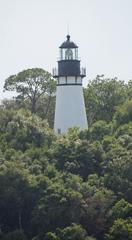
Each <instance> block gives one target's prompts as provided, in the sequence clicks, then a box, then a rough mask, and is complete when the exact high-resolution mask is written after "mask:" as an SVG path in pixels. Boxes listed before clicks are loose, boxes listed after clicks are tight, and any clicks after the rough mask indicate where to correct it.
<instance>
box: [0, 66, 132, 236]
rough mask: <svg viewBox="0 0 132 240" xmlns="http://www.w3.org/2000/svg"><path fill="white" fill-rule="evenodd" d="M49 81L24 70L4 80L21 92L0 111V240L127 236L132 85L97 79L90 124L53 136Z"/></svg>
mask: <svg viewBox="0 0 132 240" xmlns="http://www.w3.org/2000/svg"><path fill="white" fill-rule="evenodd" d="M38 74H39V76H40V75H41V77H42V78H41V77H40V79H38V78H37V76H38ZM43 74H44V75H43ZM45 74H46V75H45ZM27 76H28V77H29V78H27ZM44 76H47V77H49V78H46V79H45V80H44V82H43V80H42V79H43V77H44ZM35 79H36V80H35ZM39 81H40V82H39ZM52 81H53V79H52V78H51V76H50V74H48V73H47V72H45V71H44V70H42V71H41V69H28V70H26V71H23V72H22V73H20V74H18V75H16V76H13V77H11V78H9V79H8V80H7V81H6V83H5V88H7V89H8V90H17V92H19V93H18V96H17V97H16V98H15V99H14V100H6V101H3V103H2V105H1V108H0V239H2V240H4V239H13V240H15V239H18V240H19V239H23V240H68V239H69V240H70V239H71V240H77V239H78V240H81V239H82V240H115V239H116V240H117V239H119V240H126V239H128V240H129V239H132V220H131V219H132V174H131V173H132V118H131V117H132V116H131V109H132V108H131V107H132V101H131V97H132V82H131V81H130V82H129V83H124V82H123V81H118V80H117V79H116V78H114V79H105V78H104V77H103V76H102V77H101V76H97V78H96V79H95V80H93V81H91V82H90V83H89V84H88V86H87V88H86V89H84V93H85V102H86V108H87V117H88V121H89V128H88V129H87V130H84V131H80V129H79V128H77V127H75V128H72V129H69V131H68V132H67V134H64V135H55V134H54V132H53V130H51V129H50V128H49V125H50V126H53V116H54V106H55V97H54V96H52V92H53V91H54V90H53V88H52V87H53V86H52V83H53V85H54V84H55V83H54V82H52ZM38 83H40V88H41V87H44V88H45V89H40V88H38V92H37V94H38V95H37V94H36V102H35V114H33V113H31V111H29V109H30V110H32V111H34V110H33V109H32V104H34V103H32V99H31V98H30V97H29V95H28V94H30V90H31V89H32V90H34V89H35V86H37V84H38ZM35 84H36V85H35ZM41 84H42V85H41ZM50 84H51V85H50ZM50 90H51V91H50ZM40 91H42V92H41V93H42V95H41V94H40ZM39 94H40V95H39ZM45 119H47V120H48V123H49V125H48V124H47V121H46V120H45Z"/></svg>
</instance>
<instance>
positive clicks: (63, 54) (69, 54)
mask: <svg viewBox="0 0 132 240" xmlns="http://www.w3.org/2000/svg"><path fill="white" fill-rule="evenodd" d="M60 60H78V49H77V48H61V49H60Z"/></svg>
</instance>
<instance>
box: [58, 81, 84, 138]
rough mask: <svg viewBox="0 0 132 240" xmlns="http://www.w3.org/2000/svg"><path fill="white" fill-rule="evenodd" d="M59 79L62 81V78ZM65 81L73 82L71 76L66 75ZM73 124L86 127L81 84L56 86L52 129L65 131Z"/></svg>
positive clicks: (59, 131)
mask: <svg viewBox="0 0 132 240" xmlns="http://www.w3.org/2000/svg"><path fill="white" fill-rule="evenodd" d="M74 78H75V77H74ZM59 81H60V82H61V83H62V82H64V79H61V78H60V79H59ZM67 81H68V83H70V81H71V83H73V77H72V78H71V79H70V77H68V78H67ZM78 81H79V82H80V79H78ZM75 126H77V127H80V129H87V128H88V124H87V118H86V111H85V104H84V97H83V89H82V85H61V86H57V93H56V108H55V121H54V129H55V131H56V132H57V133H65V132H67V130H68V128H71V127H75Z"/></svg>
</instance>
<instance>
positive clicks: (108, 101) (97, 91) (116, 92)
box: [84, 75, 127, 125]
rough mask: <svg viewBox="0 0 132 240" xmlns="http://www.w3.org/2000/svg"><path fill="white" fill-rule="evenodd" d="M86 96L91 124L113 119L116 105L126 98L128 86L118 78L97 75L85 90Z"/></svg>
mask: <svg viewBox="0 0 132 240" xmlns="http://www.w3.org/2000/svg"><path fill="white" fill-rule="evenodd" d="M84 96H85V104H86V111H87V117H88V123H89V125H91V124H92V123H93V122H95V121H98V120H105V121H111V120H112V118H113V115H114V113H115V112H116V107H117V106H118V105H121V104H122V103H123V102H124V101H125V99H126V96H127V87H126V86H125V83H124V82H123V81H118V80H117V78H113V79H105V78H104V75H102V76H99V75H97V77H96V79H94V80H93V81H91V82H90V83H89V84H88V86H87V88H86V89H85V90H84Z"/></svg>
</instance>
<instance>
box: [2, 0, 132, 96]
mask: <svg viewBox="0 0 132 240" xmlns="http://www.w3.org/2000/svg"><path fill="white" fill-rule="evenodd" d="M67 25H69V32H70V35H71V39H72V40H73V41H74V42H75V43H77V44H78V46H79V55H80V58H81V60H82V61H81V63H82V66H85V67H86V69H87V77H86V78H85V80H84V84H85V85H86V83H87V81H88V80H89V79H93V78H94V77H95V76H96V75H97V74H105V75H106V77H115V76H116V77H118V78H119V79H122V80H126V81H128V80H130V79H132V0H0V99H2V98H4V97H7V96H9V93H8V94H7V93H6V94H4V93H3V84H4V80H5V79H6V78H7V77H8V76H10V75H12V74H16V73H18V72H20V71H22V70H24V69H28V68H34V67H41V68H43V69H45V70H47V71H50V72H52V68H53V67H55V66H56V61H57V58H58V47H59V45H60V44H61V43H62V42H63V41H64V40H65V37H66V35H67Z"/></svg>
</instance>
